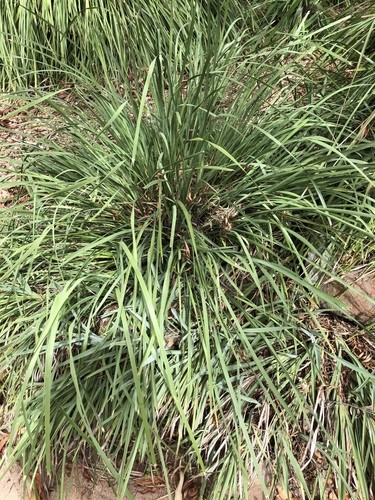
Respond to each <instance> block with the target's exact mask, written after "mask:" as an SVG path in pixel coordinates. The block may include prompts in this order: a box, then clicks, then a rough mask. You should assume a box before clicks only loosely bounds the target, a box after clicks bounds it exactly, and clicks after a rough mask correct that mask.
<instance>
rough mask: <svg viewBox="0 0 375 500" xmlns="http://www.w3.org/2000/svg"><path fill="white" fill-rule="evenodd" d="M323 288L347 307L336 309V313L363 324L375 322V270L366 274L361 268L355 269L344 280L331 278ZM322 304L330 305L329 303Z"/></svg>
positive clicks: (324, 305)
mask: <svg viewBox="0 0 375 500" xmlns="http://www.w3.org/2000/svg"><path fill="white" fill-rule="evenodd" d="M321 288H322V290H323V291H324V292H326V293H327V294H328V295H331V297H334V298H336V299H338V300H339V301H341V302H342V303H343V305H344V307H345V309H344V310H343V311H340V310H335V311H334V312H335V313H336V314H338V315H340V316H346V317H349V318H351V319H355V320H356V321H358V322H359V323H361V324H363V325H370V324H371V323H374V322H375V272H371V273H367V274H364V273H363V271H362V272H361V270H353V271H350V272H349V273H348V274H347V275H346V276H344V277H343V278H342V282H338V281H336V280H334V279H329V280H327V281H325V282H324V283H323V285H322V287H321ZM322 305H323V307H330V306H329V305H328V304H327V303H323V304H322Z"/></svg>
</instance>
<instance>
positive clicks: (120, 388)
mask: <svg viewBox="0 0 375 500" xmlns="http://www.w3.org/2000/svg"><path fill="white" fill-rule="evenodd" d="M367 23H368V24H367V27H370V28H371V26H372V24H371V19H369V20H367ZM338 24H339V23H337V24H335V23H334V24H333V26H329V27H327V28H324V29H323V28H316V30H315V31H312V32H310V31H309V30H306V31H304V30H303V25H298V27H296V28H295V31H294V32H293V33H290V34H288V35H281V34H280V36H279V39H278V42H277V44H273V43H272V44H271V43H269V44H267V43H266V41H265V40H264V37H263V33H261V34H258V35H251V32H244V33H243V34H242V35H241V36H240V35H238V33H237V34H236V35H235V36H234V35H233V33H232V32H231V30H230V29H229V31H228V30H227V31H226V32H224V33H223V32H222V31H221V30H219V29H218V30H214V29H211V34H212V38H211V39H210V40H209V41H208V42H207V44H206V45H205V46H204V50H203V47H202V44H201V41H200V40H199V39H198V38H197V37H196V36H193V28H194V27H195V26H196V25H195V24H191V25H190V29H187V31H186V33H185V35H183V34H180V35H179V36H181V44H180V45H179V46H178V47H177V48H176V49H175V52H174V57H173V58H169V57H166V56H163V55H162V54H160V55H156V57H154V56H155V54H154V53H153V52H152V53H149V54H148V56H147V51H148V49H145V52H144V53H142V54H143V55H142V57H144V61H145V66H147V71H145V72H144V73H142V74H136V76H135V79H133V80H131V81H130V80H126V81H124V82H123V83H122V87H121V92H119V88H120V87H119V85H117V84H115V85H113V86H110V85H107V86H106V87H105V88H103V87H102V86H101V85H100V83H93V81H92V79H87V78H85V76H84V75H83V76H82V77H81V80H80V81H78V82H77V85H76V88H75V90H74V99H72V102H77V101H78V102H79V106H75V105H73V104H70V103H69V102H63V101H61V100H59V99H58V98H56V97H54V96H53V95H52V96H51V95H48V94H45V93H44V91H42V90H40V91H39V96H38V97H37V98H30V97H27V96H26V95H23V98H24V99H25V100H26V101H27V100H28V101H29V102H28V104H27V105H26V106H31V105H32V104H33V102H34V103H36V102H38V103H40V102H41V101H42V100H44V102H46V103H48V105H49V106H51V107H52V108H53V109H55V111H56V113H57V115H58V117H59V118H58V122H57V125H56V127H55V130H54V134H52V135H51V137H50V138H49V139H48V140H46V142H45V143H43V142H40V143H39V144H38V145H37V147H36V148H29V149H28V150H27V151H26V152H25V153H24V155H23V157H22V160H21V162H20V165H19V168H18V170H17V172H12V176H13V175H14V174H15V173H16V175H17V180H16V181H15V180H12V179H10V178H9V180H8V181H7V183H5V184H4V185H5V187H8V188H12V189H15V188H16V190H17V193H18V196H19V199H18V200H14V202H13V203H12V204H10V205H9V206H8V207H5V208H4V210H3V211H2V212H1V215H0V227H1V228H2V239H1V240H0V241H1V246H2V254H1V257H0V283H1V285H0V287H1V288H0V291H1V294H0V325H1V326H0V352H1V356H0V373H1V374H2V378H1V384H2V385H1V390H2V395H3V398H4V400H5V401H6V410H7V412H8V418H9V419H11V420H12V424H11V436H10V440H9V443H10V447H9V455H10V456H11V457H12V458H13V459H14V460H16V459H18V460H20V461H21V462H22V465H23V470H24V473H25V474H26V475H27V474H31V475H35V474H36V471H37V470H38V468H40V467H41V468H43V470H45V471H46V472H47V473H48V474H49V475H52V476H54V477H58V474H59V473H60V472H61V470H62V469H63V467H64V465H65V464H66V463H67V462H74V461H75V460H78V459H79V457H80V456H82V455H85V456H87V455H88V454H90V459H91V461H92V462H93V463H95V462H96V461H97V463H98V464H100V466H102V467H104V468H105V469H106V470H107V471H108V472H109V474H110V475H111V476H112V477H113V478H114V479H115V483H116V491H117V494H118V496H119V498H123V496H124V495H125V494H126V490H127V485H128V482H129V478H130V475H131V471H132V469H133V468H134V467H135V466H136V465H139V464H147V466H148V467H149V470H152V471H154V470H157V471H161V472H162V473H163V474H164V476H165V478H166V482H167V485H168V489H169V490H168V493H169V494H170V495H171V494H172V489H173V485H172V484H169V482H168V478H169V477H170V476H169V474H170V472H171V470H173V468H174V467H175V465H176V464H175V463H174V462H175V461H176V462H181V464H183V467H184V469H185V470H186V471H187V473H188V474H190V475H191V476H192V477H198V478H200V487H201V494H202V495H203V496H206V497H207V495H210V498H232V497H233V498H238V497H241V496H242V497H246V495H247V485H248V482H249V481H250V478H251V476H252V475H253V473H254V472H255V473H256V474H257V475H258V476H259V477H260V478H261V479H262V475H261V471H260V467H261V464H262V463H267V465H268V467H269V468H270V470H271V471H272V477H274V481H273V482H272V484H271V485H269V487H270V489H271V491H275V489H276V487H277V486H278V485H280V484H281V485H282V487H283V488H284V489H285V490H286V491H290V492H293V491H295V492H298V493H299V494H300V495H305V498H316V497H318V498H323V497H324V494H325V492H326V490H327V488H328V484H330V483H329V482H330V481H331V480H332V481H333V482H334V485H335V488H336V490H335V491H336V492H337V495H338V497H339V498H344V497H345V495H347V494H348V495H349V496H350V497H352V498H355V497H356V496H358V497H359V498H371V495H372V492H373V489H374V484H373V477H374V465H373V464H374V461H373V456H374V451H375V441H374V420H373V410H372V408H373V382H374V376H373V365H372V363H371V361H369V360H364V359H361V358H360V357H359V356H358V354H357V353H358V350H357V348H356V346H357V343H356V342H357V338H358V336H361V339H362V341H363V342H364V344H363V345H364V346H367V347H366V348H368V346H369V345H371V342H372V340H371V335H373V333H372V332H371V329H370V328H368V329H359V328H358V325H357V327H353V325H352V326H351V327H350V326H347V324H346V323H342V324H341V326H340V324H339V326H337V325H336V327H335V328H334V327H333V326H332V323H330V322H329V321H328V320H327V316H325V315H324V314H323V312H322V311H320V310H319V300H320V299H321V298H323V299H325V300H328V301H330V302H331V303H332V306H336V307H337V304H335V302H334V300H333V299H331V300H330V299H329V298H328V297H327V296H325V294H324V293H323V292H322V291H320V289H319V286H318V284H319V283H317V282H316V278H315V277H316V275H317V274H318V276H319V278H320V279H322V278H323V277H324V276H335V273H336V271H335V269H336V268H335V264H337V262H340V261H341V259H342V257H343V256H345V255H346V254H347V253H348V252H350V251H351V249H352V248H353V246H354V245H355V246H356V249H358V251H359V252H362V255H365V256H368V255H371V253H373V251H374V223H373V221H374V198H373V189H374V156H373V146H374V135H373V129H372V121H371V120H372V114H371V113H372V107H371V103H372V100H373V92H374V83H373V82H372V79H371V71H372V69H373V60H372V59H371V56H370V55H369V54H368V51H367V47H368V40H369V38H368V37H366V38H365V40H364V41H363V43H362V45H361V46H352V47H351V50H348V47H346V46H345V45H342V46H341V45H340V44H338V41H337V38H335V37H334V35H333V34H332V28H333V27H335V26H337V25H338ZM358 26H360V28H361V30H363V20H362V19H361V20H360V22H359V23H357V22H354V21H353V24H350V23H349V24H346V25H345V26H342V25H341V24H339V26H338V28H339V29H340V30H341V31H340V37H344V35H345V36H348V37H349V36H353V33H354V30H355V29H357V28H356V27H358ZM231 29H233V30H236V27H235V26H233V27H232V28H231ZM358 29H359V28H358ZM361 33H363V31H361ZM270 40H271V37H270ZM272 40H274V38H273V35H272ZM146 56H147V57H146ZM332 61H334V62H335V64H332ZM344 68H346V69H348V68H349V69H350V71H349V72H346V73H345V71H344ZM52 94H53V93H52ZM9 177H10V176H9ZM326 251H328V254H329V260H328V263H327V266H326V267H324V268H323V266H322V263H321V260H320V259H319V258H316V257H317V256H319V255H321V254H322V253H324V252H326ZM345 325H346V326H345ZM345 328H346V330H345ZM340 329H341V330H340ZM342 331H344V332H345V334H342ZM88 450H90V451H88ZM319 461H321V462H322V463H324V466H321V467H320V466H319V463H320V462H319ZM314 472H316V474H315V475H314ZM262 481H263V480H262ZM263 486H265V485H264V484H263Z"/></svg>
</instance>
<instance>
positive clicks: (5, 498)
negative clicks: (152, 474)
mask: <svg viewBox="0 0 375 500" xmlns="http://www.w3.org/2000/svg"><path fill="white" fill-rule="evenodd" d="M65 480H66V494H65V495H64V500H118V499H117V498H116V495H115V494H114V493H113V491H112V490H111V488H110V487H109V485H108V484H107V483H106V482H104V481H102V482H99V483H97V484H95V485H94V484H93V483H91V482H90V481H89V480H87V479H85V478H84V477H83V476H81V475H79V474H78V475H77V474H76V475H72V476H66V479H65ZM148 488H149V490H150V491H147V486H146V485H144V486H143V488H141V491H140V488H139V485H137V482H136V481H132V482H131V484H130V490H131V491H132V494H133V495H134V497H135V500H162V499H164V500H166V499H167V498H168V495H167V494H166V490H165V488H164V487H163V486H155V487H151V486H149V487H148ZM46 498H47V497H46ZM190 498H191V499H192V500H196V499H195V498H193V497H191V496H190V495H183V496H181V495H180V493H179V492H178V491H176V493H175V494H174V500H188V499H190ZM264 498H265V497H264V496H263V493H262V488H261V486H260V484H258V483H257V482H256V483H255V484H253V485H252V486H251V487H250V488H249V500H264ZM60 499H61V497H59V495H58V493H57V492H56V491H52V492H51V493H50V495H49V497H48V500H60ZM0 500H40V499H38V498H37V497H36V496H35V494H34V492H33V491H31V490H30V488H28V487H27V486H26V491H23V486H22V473H21V469H20V467H18V466H15V467H13V468H12V470H11V471H10V472H7V473H6V474H5V476H4V469H2V470H0ZM124 500H125V499H124ZM207 500H209V499H207Z"/></svg>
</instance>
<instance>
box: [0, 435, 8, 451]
mask: <svg viewBox="0 0 375 500" xmlns="http://www.w3.org/2000/svg"><path fill="white" fill-rule="evenodd" d="M8 440H9V434H5V433H4V432H0V456H1V455H2V451H3V448H4V447H5V445H6V444H7V442H8Z"/></svg>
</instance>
